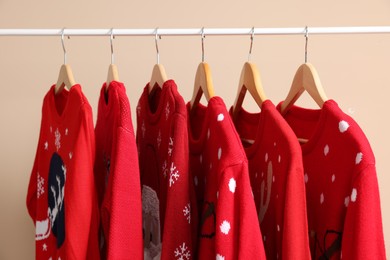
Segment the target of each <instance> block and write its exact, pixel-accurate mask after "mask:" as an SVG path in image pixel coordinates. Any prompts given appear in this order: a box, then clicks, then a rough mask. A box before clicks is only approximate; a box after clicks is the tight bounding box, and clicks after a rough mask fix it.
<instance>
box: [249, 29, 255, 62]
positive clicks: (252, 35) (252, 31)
mask: <svg viewBox="0 0 390 260" xmlns="http://www.w3.org/2000/svg"><path fill="white" fill-rule="evenodd" d="M254 35H255V27H252V30H251V45H250V47H249V54H248V62H249V61H250V60H251V55H252V46H253V38H254Z"/></svg>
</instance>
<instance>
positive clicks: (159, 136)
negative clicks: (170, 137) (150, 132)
mask: <svg viewBox="0 0 390 260" xmlns="http://www.w3.org/2000/svg"><path fill="white" fill-rule="evenodd" d="M160 144H161V130H158V136H157V148H158V149H160Z"/></svg>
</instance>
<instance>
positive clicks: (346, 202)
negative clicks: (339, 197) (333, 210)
mask: <svg viewBox="0 0 390 260" xmlns="http://www.w3.org/2000/svg"><path fill="white" fill-rule="evenodd" d="M344 205H345V206H346V207H348V205H349V196H347V197H345V199H344Z"/></svg>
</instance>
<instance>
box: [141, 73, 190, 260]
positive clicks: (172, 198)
mask: <svg viewBox="0 0 390 260" xmlns="http://www.w3.org/2000/svg"><path fill="white" fill-rule="evenodd" d="M137 144H138V151H139V163H140V171H141V184H142V211H143V221H144V222H143V223H144V233H145V235H146V238H144V248H145V259H152V258H154V257H155V256H158V255H159V254H160V251H161V244H160V243H161V241H162V252H161V259H169V260H171V259H185V260H188V259H192V257H193V255H194V251H193V244H192V240H193V239H192V235H194V236H195V235H196V232H195V229H194V228H193V227H196V223H197V222H196V221H197V217H196V215H194V214H196V209H195V210H194V205H195V204H193V203H192V202H191V196H190V195H191V188H192V186H191V182H190V179H189V174H188V156H189V153H188V135H187V112H186V107H185V103H184V100H183V98H182V97H181V96H180V94H179V93H178V92H177V87H176V84H175V82H174V81H173V80H168V81H166V82H165V83H164V85H163V87H162V88H160V87H158V86H157V87H155V88H154V91H153V93H151V94H149V92H148V85H147V86H146V87H145V88H144V91H143V93H142V96H141V98H140V100H139V103H138V107H137ZM180 257H181V258H180Z"/></svg>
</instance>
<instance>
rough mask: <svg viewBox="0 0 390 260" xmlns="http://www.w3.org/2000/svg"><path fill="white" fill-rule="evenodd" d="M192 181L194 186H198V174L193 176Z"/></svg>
mask: <svg viewBox="0 0 390 260" xmlns="http://www.w3.org/2000/svg"><path fill="white" fill-rule="evenodd" d="M194 183H195V186H198V176H195V177H194Z"/></svg>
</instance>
